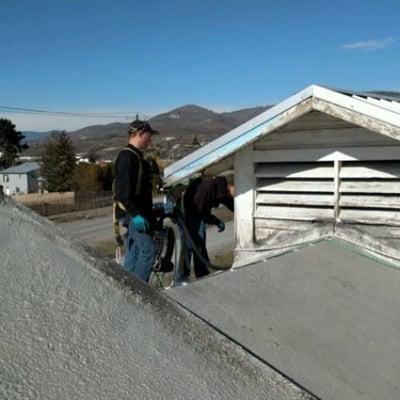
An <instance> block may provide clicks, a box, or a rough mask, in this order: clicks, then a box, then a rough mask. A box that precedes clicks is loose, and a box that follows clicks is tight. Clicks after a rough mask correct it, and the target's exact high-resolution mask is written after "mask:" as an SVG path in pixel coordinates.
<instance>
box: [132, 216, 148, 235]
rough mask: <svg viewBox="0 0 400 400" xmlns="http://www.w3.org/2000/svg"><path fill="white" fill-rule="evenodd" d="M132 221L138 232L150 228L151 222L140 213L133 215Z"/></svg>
mask: <svg viewBox="0 0 400 400" xmlns="http://www.w3.org/2000/svg"><path fill="white" fill-rule="evenodd" d="M132 223H133V226H134V227H135V229H136V230H137V231H138V232H141V233H143V232H146V231H147V230H148V229H150V226H149V223H148V222H147V221H146V219H145V218H144V217H143V216H141V215H140V214H138V215H135V216H134V217H132Z"/></svg>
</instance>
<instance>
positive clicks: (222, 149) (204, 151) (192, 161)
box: [164, 85, 316, 186]
mask: <svg viewBox="0 0 400 400" xmlns="http://www.w3.org/2000/svg"><path fill="white" fill-rule="evenodd" d="M315 87H316V86H315V85H311V86H308V87H307V88H305V89H304V90H302V91H301V92H299V93H297V94H295V95H293V96H291V97H289V98H288V99H286V100H284V101H282V102H281V103H279V104H277V105H276V106H274V107H272V108H270V109H269V110H267V111H265V112H263V113H262V114H260V115H258V116H257V117H255V118H253V119H251V120H250V121H248V122H246V123H244V124H242V125H240V126H239V127H237V128H235V129H233V130H231V131H229V132H228V133H226V134H225V135H223V136H221V137H219V138H218V139H216V140H214V141H212V142H211V143H209V144H207V145H205V146H204V147H202V148H200V149H198V150H197V151H195V152H193V153H192V154H189V155H188V156H186V157H184V158H182V159H181V160H179V161H177V162H175V163H174V164H172V165H170V166H169V167H167V168H165V170H164V182H165V186H170V185H172V184H174V183H175V182H178V181H180V180H182V179H185V178H187V177H188V176H190V175H192V174H195V173H196V172H198V171H201V170H202V169H204V168H206V167H207V166H209V165H212V164H215V163H217V162H218V161H220V160H222V159H224V158H226V157H227V156H229V155H231V154H232V153H234V152H235V151H237V150H238V149H240V148H242V147H244V146H245V145H246V144H247V143H250V142H252V141H254V140H256V139H257V138H258V137H260V136H262V135H264V134H266V133H268V125H271V127H273V129H276V126H275V125H276V124H275V123H274V122H276V119H277V118H278V117H279V116H280V115H281V114H283V113H284V112H285V111H288V110H290V109H291V108H293V107H295V106H296V105H297V104H300V103H301V102H303V101H305V100H306V99H308V98H311V97H312V96H313V93H314V90H315ZM283 123H285V122H284V121H282V124H283Z"/></svg>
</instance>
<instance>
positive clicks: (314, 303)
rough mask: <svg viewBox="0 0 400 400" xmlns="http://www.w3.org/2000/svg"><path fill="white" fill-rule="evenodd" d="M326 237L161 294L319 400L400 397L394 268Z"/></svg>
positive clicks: (399, 308) (399, 306)
mask: <svg viewBox="0 0 400 400" xmlns="http://www.w3.org/2000/svg"><path fill="white" fill-rule="evenodd" d="M354 250H355V248H352V247H350V246H347V245H345V243H344V242H340V241H331V240H324V241H321V242H318V243H317V244H314V245H312V246H309V247H304V248H301V249H298V250H297V251H293V252H290V253H287V254H284V255H281V256H278V257H275V258H271V259H269V260H266V261H263V262H259V263H257V264H253V265H249V266H246V267H242V268H239V269H237V270H233V271H228V272H225V273H221V274H217V275H214V276H211V277H208V278H205V279H201V280H198V281H196V282H194V283H192V284H190V285H187V286H180V287H175V288H172V289H170V290H168V291H166V293H167V294H168V296H170V297H171V298H172V299H174V300H176V301H177V302H178V303H180V304H181V305H183V306H184V307H186V308H187V309H189V310H191V311H192V312H194V313H195V314H196V315H198V316H200V317H201V318H203V319H204V320H207V321H208V322H209V323H210V324H212V325H213V326H214V327H216V328H218V329H219V330H220V331H222V332H224V334H226V335H227V336H228V337H230V338H232V339H233V340H234V341H236V342H237V343H239V344H241V345H242V346H243V347H244V348H246V349H248V350H250V351H252V352H253V353H255V354H256V355H257V356H258V357H259V358H260V359H262V360H264V361H265V362H266V363H267V364H269V365H271V366H273V367H274V368H276V369H277V370H279V371H281V372H282V373H284V374H285V375H287V376H289V377H290V378H291V379H293V380H294V381H295V382H297V383H299V384H301V385H302V386H304V387H305V388H307V389H308V390H309V391H310V392H311V393H313V394H314V395H316V396H318V397H319V398H322V399H391V400H392V399H398V398H400V380H399V377H400V295H399V294H400V271H399V270H398V269H395V268H392V267H390V266H388V265H385V264H383V263H380V262H379V261H377V260H374V259H371V258H368V257H367V256H366V255H363V254H360V253H357V252H356V251H354Z"/></svg>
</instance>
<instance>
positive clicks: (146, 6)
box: [0, 0, 400, 130]
mask: <svg viewBox="0 0 400 400" xmlns="http://www.w3.org/2000/svg"><path fill="white" fill-rule="evenodd" d="M399 21H400V0H381V1H378V0H346V1H344V0H337V1H316V0H304V1H303V0H298V1H295V0H293V1H289V0H280V1H267V0H264V1H252V0H249V1H236V0H230V1H227V0H226V1H224V0H214V1H208V0H202V1H200V0H199V1H194V0H163V1H161V0H159V1H152V0H148V1H134V0H113V1H111V0H109V1H105V0H37V1H32V0H1V23H0V45H1V49H2V57H1V60H0V106H12V107H22V108H39V109H50V110H56V111H58V110H61V111H84V112H89V111H90V112H103V111H114V112H116V111H127V110H129V111H141V112H143V113H145V114H150V115H154V114H156V113H158V112H161V111H167V110H169V109H171V108H174V107H178V106H181V105H184V104H188V103H191V104H198V105H201V106H204V107H207V108H210V109H213V110H216V111H222V110H232V109H237V108H242V107H251V106H256V105H265V104H271V103H276V102H278V101H280V100H283V99H285V98H286V97H288V96H290V95H291V94H293V93H295V92H297V91H299V90H301V89H303V88H304V87H306V86H308V85H309V84H312V83H316V84H325V85H329V86H334V87H340V88H347V89H355V90H367V89H387V90H398V91H400V22H399ZM0 116H6V117H9V118H11V119H12V120H13V121H14V122H15V123H16V124H17V128H18V129H20V130H46V129H51V128H58V129H67V130H71V129H75V128H77V127H79V126H85V125H90V124H93V123H95V122H94V120H89V119H77V118H55V117H45V116H41V117H40V118H39V117H36V116H31V115H23V114H5V113H4V112H0ZM105 122H108V121H103V120H97V123H105Z"/></svg>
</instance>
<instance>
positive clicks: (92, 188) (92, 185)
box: [74, 163, 102, 192]
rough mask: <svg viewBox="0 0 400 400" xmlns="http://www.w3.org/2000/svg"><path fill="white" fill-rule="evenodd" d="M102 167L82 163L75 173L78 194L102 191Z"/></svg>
mask: <svg viewBox="0 0 400 400" xmlns="http://www.w3.org/2000/svg"><path fill="white" fill-rule="evenodd" d="M101 173H102V171H101V167H100V165H96V164H86V163H80V164H78V165H77V167H76V169H75V173H74V187H75V190H76V191H77V192H99V191H100V190H101V189H102V182H101Z"/></svg>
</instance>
